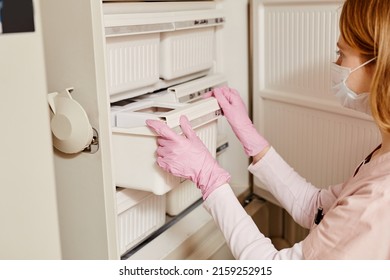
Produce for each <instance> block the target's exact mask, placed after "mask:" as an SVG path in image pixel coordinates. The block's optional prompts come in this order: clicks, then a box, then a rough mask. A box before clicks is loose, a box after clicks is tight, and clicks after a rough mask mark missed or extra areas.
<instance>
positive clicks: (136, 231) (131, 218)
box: [116, 188, 166, 255]
mask: <svg viewBox="0 0 390 280" xmlns="http://www.w3.org/2000/svg"><path fill="white" fill-rule="evenodd" d="M116 200H117V214H118V241H119V242H118V243H119V251H120V254H121V255H122V254H124V253H125V252H126V251H128V250H129V249H131V248H132V247H134V246H135V245H137V244H138V243H139V242H141V241H142V240H143V239H145V238H146V237H147V236H149V235H150V234H151V233H153V232H154V231H156V230H157V229H158V228H160V227H161V226H163V225H164V224H165V218H166V216H165V207H166V203H165V200H166V198H165V195H160V196H157V195H154V194H152V193H150V192H143V191H136V190H130V189H123V188H117V191H116Z"/></svg>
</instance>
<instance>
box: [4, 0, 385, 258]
mask: <svg viewBox="0 0 390 280" xmlns="http://www.w3.org/2000/svg"><path fill="white" fill-rule="evenodd" d="M34 4H35V9H36V11H38V12H39V13H38V14H37V16H36V18H39V19H40V21H41V22H42V35H41V34H38V35H37V36H38V37H37V39H38V40H39V38H41V37H42V40H43V50H42V52H43V53H44V57H42V58H41V59H40V60H39V61H36V62H34V63H36V64H40V65H42V63H43V62H44V63H45V67H46V75H45V76H44V75H43V74H42V76H41V79H42V80H45V81H46V84H47V88H41V89H40V92H42V91H46V92H45V95H47V97H48V99H47V100H40V101H39V106H43V105H45V108H47V110H49V108H50V114H49V112H48V113H47V119H46V120H45V121H46V123H47V124H48V123H49V121H50V124H51V126H50V127H49V126H47V127H46V128H45V129H46V130H47V131H46V134H49V133H50V129H51V131H52V136H53V145H54V148H53V155H51V154H50V155H48V159H49V161H50V159H52V158H54V164H50V163H48V168H46V170H45V172H43V174H41V175H40V176H41V177H43V176H48V178H49V181H50V178H52V179H53V178H54V177H55V184H54V183H53V184H52V185H51V188H52V191H53V192H54V194H53V195H56V199H55V201H54V202H53V204H51V205H48V207H51V209H52V211H53V213H58V215H56V218H55V219H54V220H53V223H54V226H57V229H58V232H57V233H52V234H53V238H55V239H56V240H57V242H58V243H59V244H57V245H56V246H57V247H58V252H57V249H56V247H54V249H53V250H54V252H57V255H56V257H57V258H62V259H231V258H232V255H231V253H230V251H229V249H228V247H227V246H226V243H225V241H224V239H223V236H222V234H221V232H220V231H219V229H218V228H217V227H216V226H215V224H214V222H213V220H212V218H211V217H210V216H209V214H208V213H207V212H206V211H205V210H204V209H203V207H202V205H201V196H200V193H199V190H197V189H196V188H195V187H194V186H193V184H192V183H191V182H188V181H186V180H182V179H180V178H175V177H173V176H170V175H168V174H167V173H165V172H163V171H162V170H161V169H159V168H158V166H157V165H156V163H155V155H154V151H155V148H156V146H155V139H156V138H155V136H154V135H153V133H151V131H150V130H149V129H147V128H146V127H145V125H144V121H145V119H147V118H155V119H162V120H165V121H166V122H167V124H168V125H169V126H171V127H172V128H174V129H176V130H177V131H179V129H178V117H179V116H180V115H181V114H185V115H187V116H188V117H189V119H190V121H191V123H192V125H193V127H194V129H195V130H196V131H197V134H198V135H199V137H200V138H201V139H202V140H203V141H204V142H205V144H206V146H207V147H208V148H209V150H210V152H211V153H212V154H213V155H214V156H215V157H216V158H217V160H218V161H219V163H220V165H221V166H222V167H223V168H225V169H226V170H227V171H228V172H229V173H230V174H231V176H232V180H231V186H232V187H233V189H234V191H235V193H236V194H237V196H238V198H239V200H240V201H241V202H242V204H243V205H244V206H245V209H246V211H247V212H248V213H249V214H250V215H251V216H252V217H253V219H254V221H255V222H256V224H257V225H258V226H259V228H260V229H261V230H262V231H263V232H264V233H265V235H266V236H268V237H270V238H271V239H272V240H273V242H274V244H275V246H276V247H277V248H283V247H288V246H291V245H293V243H294V242H297V241H299V240H301V239H303V238H304V237H305V235H306V234H307V231H306V230H303V229H302V228H300V227H299V226H297V225H296V224H295V223H294V222H293V221H292V220H291V218H290V217H289V215H288V214H287V213H286V212H285V211H283V210H282V209H281V208H280V207H279V205H278V202H277V201H275V199H274V198H273V197H272V196H271V195H270V194H269V193H268V192H267V191H266V187H265V186H263V185H262V184H261V182H259V181H258V180H257V179H256V178H252V177H251V176H250V174H249V173H248V171H247V166H248V165H249V163H250V161H249V159H248V158H247V157H246V156H245V155H244V152H243V149H242V148H241V145H240V143H239V142H238V140H237V139H236V138H235V136H234V134H233V133H232V131H231V129H230V127H229V125H228V124H227V122H226V121H225V120H224V118H223V117H222V116H221V112H220V109H219V107H218V105H217V104H216V102H215V100H213V99H207V100H205V99H202V98H201V95H202V94H203V93H204V92H207V91H209V90H211V89H212V88H214V87H218V86H221V85H225V84H227V85H229V86H231V87H234V88H236V89H237V90H238V91H239V92H240V93H241V95H242V97H243V99H244V101H245V102H246V104H247V105H248V112H249V114H250V115H251V117H252V119H253V121H254V123H255V125H256V127H257V128H258V130H259V131H260V132H261V133H262V134H263V135H264V136H265V137H266V138H267V139H268V140H269V142H270V143H271V144H272V145H273V146H274V147H275V148H276V149H277V151H278V152H279V153H280V154H281V155H282V156H283V157H284V158H285V159H286V160H287V162H288V163H290V164H291V165H292V166H293V167H294V168H295V169H296V170H297V171H298V172H299V173H301V174H302V175H303V176H304V177H306V178H307V179H308V180H309V181H311V182H312V183H313V184H314V185H317V186H320V187H326V186H327V185H329V184H332V183H337V182H339V181H340V180H343V178H345V177H346V176H347V175H348V174H349V173H350V172H351V170H352V169H353V168H354V166H355V165H356V164H357V162H358V161H359V160H360V159H361V158H363V157H364V155H365V154H366V153H367V152H368V151H369V150H370V148H372V147H374V146H375V145H376V144H377V143H378V139H379V136H378V132H377V130H376V128H375V126H374V124H373V122H372V120H371V119H369V118H368V117H364V116H361V115H359V114H356V113H353V112H351V111H348V110H346V109H343V108H341V107H340V106H339V105H338V104H337V101H336V100H335V99H334V97H333V96H332V95H331V94H330V93H329V92H330V62H331V61H333V60H335V57H336V55H335V53H334V50H335V45H336V41H337V36H338V29H337V27H338V26H337V21H338V16H339V11H340V10H339V7H340V5H341V1H331V0H303V1H302V0H301V1H295V0H248V1H246V0H240V1H237V0H216V1H96V0H68V1H60V0H40V1H38V0H37V1H34ZM1 39H3V38H0V40H1ZM13 75H14V74H13ZM9 87H10V86H9ZM34 102H38V101H36V100H35V101H34ZM39 135H41V134H37V137H39ZM42 135H43V134H42ZM359 136H361V137H359ZM41 137H43V136H41ZM45 137H47V135H46V136H45ZM35 141H39V140H38V139H37V140H35ZM47 145H48V144H46V148H47ZM362 147H366V149H363V148H362ZM31 158H33V155H31ZM26 168H27V167H26ZM50 168H51V169H50ZM53 180H54V179H53ZM2 181H4V180H2ZM33 184H35V183H33ZM21 186H22V185H21ZM23 187H25V186H23ZM51 199H53V197H51ZM46 201H48V200H46ZM10 250H11V249H10ZM6 256H7V253H5V255H4V257H5V258H6ZM2 257H3V256H2ZM28 258H34V255H28ZM36 258H45V256H42V255H39V254H37V255H36ZM50 258H51V257H50ZM53 258H54V257H53Z"/></svg>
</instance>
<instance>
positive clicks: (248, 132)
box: [203, 86, 269, 156]
mask: <svg viewBox="0 0 390 280" xmlns="http://www.w3.org/2000/svg"><path fill="white" fill-rule="evenodd" d="M211 96H214V97H215V98H216V99H217V101H218V104H219V106H221V108H222V111H223V114H224V116H225V117H226V119H227V120H228V122H229V124H230V126H231V127H232V129H233V131H234V133H235V135H236V136H237V138H238V140H240V142H241V144H242V146H243V147H244V150H245V153H246V154H247V155H248V156H255V155H257V154H258V153H259V152H261V151H263V150H264V149H265V148H266V147H268V146H269V144H268V142H267V140H265V139H264V138H263V137H262V136H261V135H260V134H259V133H258V132H257V130H256V128H255V127H254V125H253V123H252V121H251V120H250V119H249V116H248V112H247V110H246V107H245V104H244V102H243V101H242V99H241V97H240V94H239V93H238V92H237V91H236V90H235V89H232V88H229V87H226V86H225V87H221V88H215V89H213V90H212V91H210V92H208V93H205V94H204V95H203V97H204V98H208V97H211Z"/></svg>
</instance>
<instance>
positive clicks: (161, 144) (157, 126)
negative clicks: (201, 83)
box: [146, 116, 230, 200]
mask: <svg viewBox="0 0 390 280" xmlns="http://www.w3.org/2000/svg"><path fill="white" fill-rule="evenodd" d="M146 124H147V125H148V126H149V127H150V128H152V129H153V130H154V131H155V132H156V133H157V135H159V136H160V137H158V139H157V144H158V147H157V163H158V165H159V166H160V167H161V168H162V169H164V170H165V171H168V172H169V173H171V174H173V175H174V176H178V177H182V178H185V179H190V180H191V181H192V182H194V183H195V184H196V185H197V187H198V188H199V189H200V190H201V192H202V196H203V199H204V200H206V198H207V197H208V196H209V195H210V193H212V192H213V191H214V190H215V189H216V188H218V187H220V186H222V185H223V184H225V183H227V182H228V181H229V179H230V175H229V173H227V172H226V171H225V170H223V169H222V168H221V167H220V166H219V165H218V163H217V161H216V160H215V159H214V158H213V156H212V155H211V153H210V152H209V150H208V149H207V147H206V146H205V145H204V144H203V142H202V140H200V139H199V137H198V136H197V135H196V133H195V131H194V130H193V129H192V128H191V125H190V123H189V121H188V119H187V117H186V116H181V117H180V126H181V129H182V131H183V135H178V134H176V133H175V132H174V131H173V130H172V129H170V128H169V127H168V126H167V125H166V124H165V123H164V122H161V121H157V120H147V121H146Z"/></svg>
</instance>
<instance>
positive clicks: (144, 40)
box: [106, 33, 160, 95]
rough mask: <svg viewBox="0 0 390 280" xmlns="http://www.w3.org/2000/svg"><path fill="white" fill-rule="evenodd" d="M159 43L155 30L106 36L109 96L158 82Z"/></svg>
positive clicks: (158, 35) (158, 36)
mask: <svg viewBox="0 0 390 280" xmlns="http://www.w3.org/2000/svg"><path fill="white" fill-rule="evenodd" d="M159 42H160V34H159V33H152V34H141V35H126V36H114V37H107V38H106V52H107V54H106V57H107V77H108V78H107V82H108V91H109V94H110V95H115V94H118V93H123V92H127V91H131V90H134V89H138V88H143V87H146V86H150V85H153V84H155V83H157V82H158V81H159V62H160V59H159Z"/></svg>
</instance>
